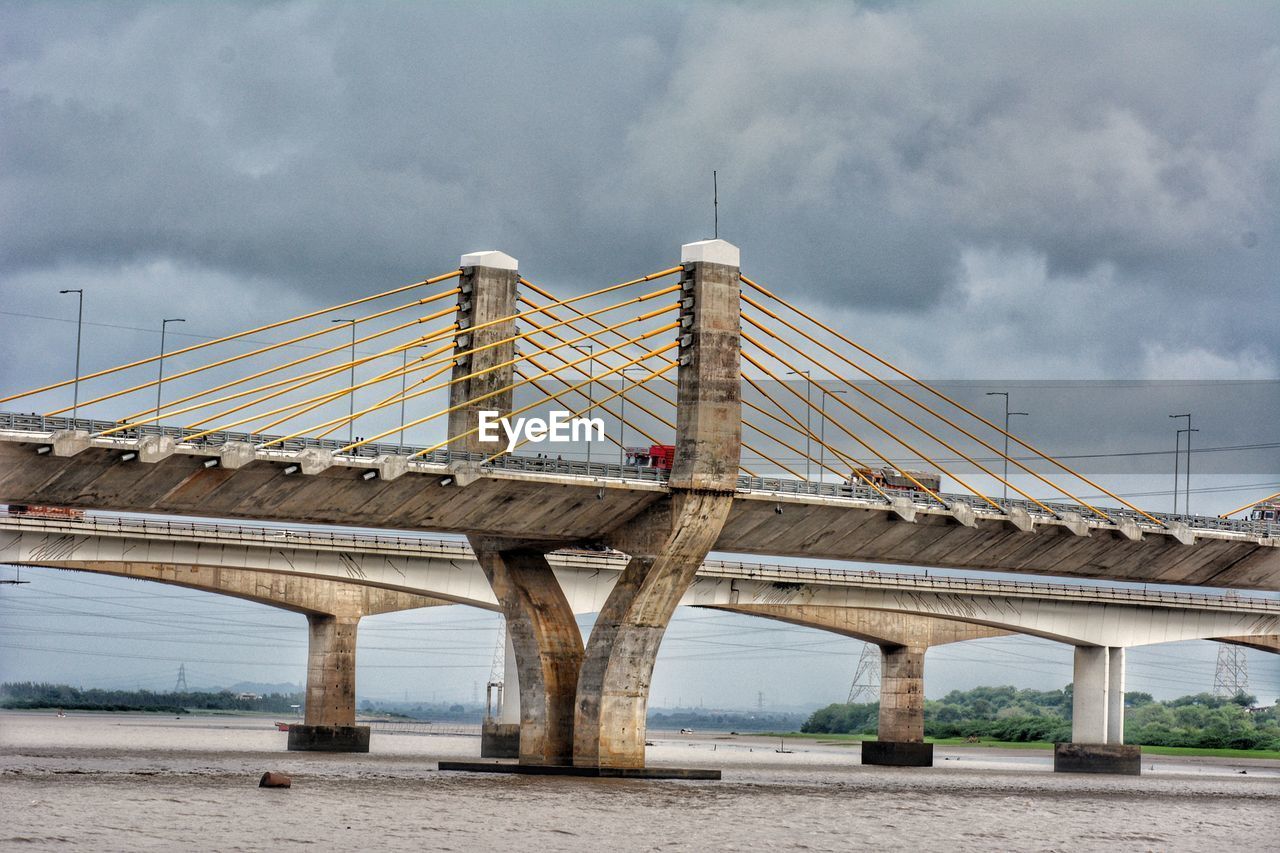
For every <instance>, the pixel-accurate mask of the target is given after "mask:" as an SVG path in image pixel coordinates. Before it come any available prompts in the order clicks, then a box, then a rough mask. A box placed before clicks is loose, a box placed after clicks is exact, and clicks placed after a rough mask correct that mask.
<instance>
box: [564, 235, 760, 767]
mask: <svg viewBox="0 0 1280 853" xmlns="http://www.w3.org/2000/svg"><path fill="white" fill-rule="evenodd" d="M681 262H682V263H683V265H684V272H683V274H682V277H681V295H682V300H681V305H682V309H681V316H682V322H684V323H685V325H684V327H683V328H682V336H681V339H680V358H679V368H678V379H677V391H676V401H677V402H676V445H675V447H676V450H675V461H674V464H673V466H672V470H671V478H670V481H669V485H670V488H671V496H670V498H669V500H667V501H663V502H662V503H661V504H660V505H659V506H658V507H657V508H655V509H653V510H651V511H649V512H646V513H644V514H643V515H641V516H640V517H639V518H637V519H635V520H633V521H632V522H631V523H630V524H628V525H627V527H626V529H624V530H623V531H621V532H620V533H619V535H618V537H617V541H616V542H614V543H613V544H614V545H615V547H617V548H619V549H620V550H622V551H624V552H625V553H628V554H630V555H631V560H630V561H629V562H628V564H627V567H626V568H625V569H624V570H623V572H622V574H621V576H620V577H619V578H618V582H617V584H616V585H615V586H614V588H613V590H612V592H611V593H610V594H609V597H608V599H607V600H606V601H605V604H604V607H603V608H602V609H601V611H600V614H599V616H598V617H597V618H596V623H595V627H594V629H593V630H592V632H591V637H590V639H589V640H588V642H587V648H586V653H585V656H584V658H583V663H582V672H581V675H580V676H579V679H578V695H577V704H576V715H575V717H574V748H573V763H574V766H576V767H598V768H610V769H639V768H643V767H644V742H645V726H646V723H645V716H646V714H647V711H648V704H649V684H650V680H651V678H652V675H653V665H654V662H655V661H656V659H657V654H658V648H659V646H660V645H661V644H662V638H663V635H664V634H665V633H666V629H667V624H668V623H669V622H670V620H671V616H672V614H673V613H674V612H675V608H676V605H677V604H678V603H679V602H680V599H681V598H682V597H683V596H684V594H685V591H686V590H687V589H688V587H689V584H690V583H691V582H692V581H693V578H694V576H695V575H696V573H697V571H698V566H699V565H700V564H701V562H702V561H703V559H705V558H706V556H707V552H708V551H710V550H711V548H712V546H713V545H714V544H715V542H716V539H717V538H718V537H719V536H720V531H721V529H722V528H723V527H724V523H725V520H726V519H727V518H728V516H729V511H730V509H731V508H732V504H733V495H734V490H735V488H736V485H737V477H738V462H739V456H740V451H741V446H742V415H741V386H740V384H739V378H738V374H739V365H740V350H739V346H740V340H741V331H740V325H741V324H740V311H739V298H740V284H739V279H738V263H739V261H738V249H737V248H736V247H735V246H732V245H731V244H729V243H726V242H725V241H723V240H704V241H702V242H699V243H690V244H687V245H685V246H684V247H682V249H681Z"/></svg>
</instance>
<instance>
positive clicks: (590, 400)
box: [569, 344, 626, 473]
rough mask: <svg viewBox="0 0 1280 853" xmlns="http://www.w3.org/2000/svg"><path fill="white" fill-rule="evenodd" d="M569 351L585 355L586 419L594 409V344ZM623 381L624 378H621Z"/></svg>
mask: <svg viewBox="0 0 1280 853" xmlns="http://www.w3.org/2000/svg"><path fill="white" fill-rule="evenodd" d="M569 347H570V348H571V349H576V350H578V351H579V352H586V354H587V417H588V418H589V417H591V412H592V410H593V409H595V407H596V398H595V384H596V360H595V359H594V358H592V356H593V355H594V354H595V351H596V347H595V344H569ZM623 378H624V379H625V378H626V377H623ZM590 471H591V430H587V472H588V473H590Z"/></svg>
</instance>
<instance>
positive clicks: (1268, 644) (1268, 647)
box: [1213, 634, 1280, 655]
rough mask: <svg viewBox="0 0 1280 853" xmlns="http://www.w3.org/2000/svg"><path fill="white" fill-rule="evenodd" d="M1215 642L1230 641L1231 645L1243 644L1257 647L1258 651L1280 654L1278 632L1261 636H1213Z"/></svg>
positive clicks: (1246, 646) (1251, 647)
mask: <svg viewBox="0 0 1280 853" xmlns="http://www.w3.org/2000/svg"><path fill="white" fill-rule="evenodd" d="M1213 640H1214V642H1216V643H1230V644H1231V645H1233V646H1244V647H1245V648H1246V649H1257V650H1258V651H1260V652H1271V653H1272V654H1276V655H1280V634H1271V635H1270V636H1262V637H1214V638H1213Z"/></svg>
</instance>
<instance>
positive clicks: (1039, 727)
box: [800, 685, 1280, 757]
mask: <svg viewBox="0 0 1280 853" xmlns="http://www.w3.org/2000/svg"><path fill="white" fill-rule="evenodd" d="M1071 699H1072V694H1071V685H1067V686H1066V687H1065V688H1064V689H1062V690H1048V691H1040V690H1018V689H1016V688H1014V687H977V688H974V689H973V690H968V691H960V690H954V691H952V692H951V693H949V694H948V695H947V696H946V697H944V698H943V699H942V700H940V701H932V700H930V701H926V702H925V711H924V720H925V724H924V730H925V735H926V736H928V737H929V739H930V740H933V741H934V742H936V743H963V742H965V741H967V740H969V739H970V738H977V739H980V740H982V741H986V742H991V741H995V742H1002V743H1008V744H1028V745H1030V744H1051V743H1054V742H1062V741H1069V740H1071ZM1256 701H1257V700H1256V699H1255V698H1254V697H1253V696H1247V695H1244V694H1238V695H1236V696H1234V697H1231V698H1223V697H1218V696H1212V695H1210V694H1208V693H1198V694H1196V695H1194V696H1182V697H1180V698H1178V699H1172V700H1169V701H1167V702H1157V701H1155V700H1154V699H1153V698H1152V697H1151V695H1150V694H1149V693H1137V692H1134V693H1126V694H1125V726H1124V733H1125V742H1126V743H1135V744H1142V745H1143V746H1149V747H1160V748H1190V749H1195V750H1197V753H1196V754H1200V755H1205V754H1211V753H1209V752H1206V751H1207V750H1231V751H1232V752H1231V753H1228V754H1229V755H1235V754H1237V752H1243V753H1244V754H1246V755H1252V756H1254V757H1257V756H1258V751H1260V750H1265V751H1269V752H1270V751H1280V716H1278V715H1277V709H1276V707H1274V706H1273V707H1268V708H1258V709H1254V708H1251V706H1252V705H1253V704H1254V703H1255V702H1256ZM878 715H879V705H878V703H874V702H872V703H867V704H854V705H849V704H835V705H828V706H827V707H825V708H820V709H818V710H817V711H814V712H813V714H812V715H811V716H810V717H809V719H808V720H807V721H806V722H805V724H804V725H803V726H802V727H801V729H800V730H801V732H804V733H811V734H827V735H830V734H867V735H871V734H874V733H875V731H876V724H877V719H878ZM1148 751H1150V752H1158V751H1162V750H1157V749H1151V750H1148ZM1170 754H1178V753H1170Z"/></svg>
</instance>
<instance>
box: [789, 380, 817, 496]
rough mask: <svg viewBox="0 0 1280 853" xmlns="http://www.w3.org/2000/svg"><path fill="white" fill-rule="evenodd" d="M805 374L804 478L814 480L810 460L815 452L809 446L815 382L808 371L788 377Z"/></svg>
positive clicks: (811, 433)
mask: <svg viewBox="0 0 1280 853" xmlns="http://www.w3.org/2000/svg"><path fill="white" fill-rule="evenodd" d="M801 374H804V478H805V480H806V481H807V480H811V479H813V476H812V472H811V471H810V470H809V465H810V460H812V459H813V451H812V450H811V449H810V446H809V436H811V435H813V428H812V427H811V426H810V421H809V418H810V412H812V411H813V402H812V398H811V397H810V393H811V390H810V389H812V387H813V380H811V379H810V378H809V371H808V370H788V371H787V375H788V376H799V375H801Z"/></svg>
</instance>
